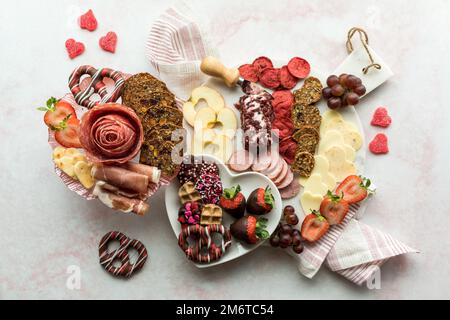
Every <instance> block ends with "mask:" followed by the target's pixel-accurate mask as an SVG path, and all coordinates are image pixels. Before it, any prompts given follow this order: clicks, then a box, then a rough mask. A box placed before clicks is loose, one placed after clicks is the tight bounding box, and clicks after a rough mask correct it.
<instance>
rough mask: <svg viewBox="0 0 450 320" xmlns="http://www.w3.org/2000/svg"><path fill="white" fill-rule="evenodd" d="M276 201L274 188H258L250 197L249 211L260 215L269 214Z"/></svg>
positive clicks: (248, 202)
mask: <svg viewBox="0 0 450 320" xmlns="http://www.w3.org/2000/svg"><path fill="white" fill-rule="evenodd" d="M274 201H275V199H274V197H273V195H272V190H271V189H270V188H269V187H267V188H266V189H264V188H259V189H256V190H255V191H253V192H252V193H251V194H250V197H248V201H247V211H248V212H249V213H251V214H255V215H258V216H260V215H263V214H267V213H269V212H270V211H272V209H273V205H274Z"/></svg>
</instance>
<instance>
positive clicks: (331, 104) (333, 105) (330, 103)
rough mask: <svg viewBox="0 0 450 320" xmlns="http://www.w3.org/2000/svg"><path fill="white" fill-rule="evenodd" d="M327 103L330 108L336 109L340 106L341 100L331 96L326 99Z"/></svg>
mask: <svg viewBox="0 0 450 320" xmlns="http://www.w3.org/2000/svg"><path fill="white" fill-rule="evenodd" d="M327 104H328V107H329V108H330V109H338V108H340V107H341V106H342V101H341V98H338V97H333V98H331V99H329V100H328V102H327Z"/></svg>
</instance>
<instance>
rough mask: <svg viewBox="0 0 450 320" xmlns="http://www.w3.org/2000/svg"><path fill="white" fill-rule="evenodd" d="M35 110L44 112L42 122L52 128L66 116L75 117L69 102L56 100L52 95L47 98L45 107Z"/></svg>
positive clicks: (66, 117)
mask: <svg viewBox="0 0 450 320" xmlns="http://www.w3.org/2000/svg"><path fill="white" fill-rule="evenodd" d="M37 110H39V111H44V112H45V115H44V122H45V124H46V125H47V126H48V127H49V128H50V129H52V130H53V128H54V127H57V126H58V125H60V123H61V122H62V121H64V120H66V119H68V117H71V118H76V117H77V115H76V113H75V109H74V108H73V107H72V105H71V104H70V103H67V102H64V101H58V100H57V99H56V98H54V97H51V98H50V99H48V100H47V103H46V106H45V107H39V108H37Z"/></svg>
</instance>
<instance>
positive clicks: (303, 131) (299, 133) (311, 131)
mask: <svg viewBox="0 0 450 320" xmlns="http://www.w3.org/2000/svg"><path fill="white" fill-rule="evenodd" d="M305 134H311V135H313V136H315V137H316V139H317V143H319V140H320V134H319V131H318V130H317V129H315V128H314V127H312V126H304V127H301V128H300V129H298V130H297V131H296V132H294V134H293V135H292V138H294V140H295V141H297V142H299V141H300V138H301V136H303V135H305Z"/></svg>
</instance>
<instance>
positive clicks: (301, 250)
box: [292, 243, 303, 254]
mask: <svg viewBox="0 0 450 320" xmlns="http://www.w3.org/2000/svg"><path fill="white" fill-rule="evenodd" d="M292 250H294V252H295V253H296V254H300V253H302V252H303V244H301V243H300V244H299V245H297V246H293V247H292Z"/></svg>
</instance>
